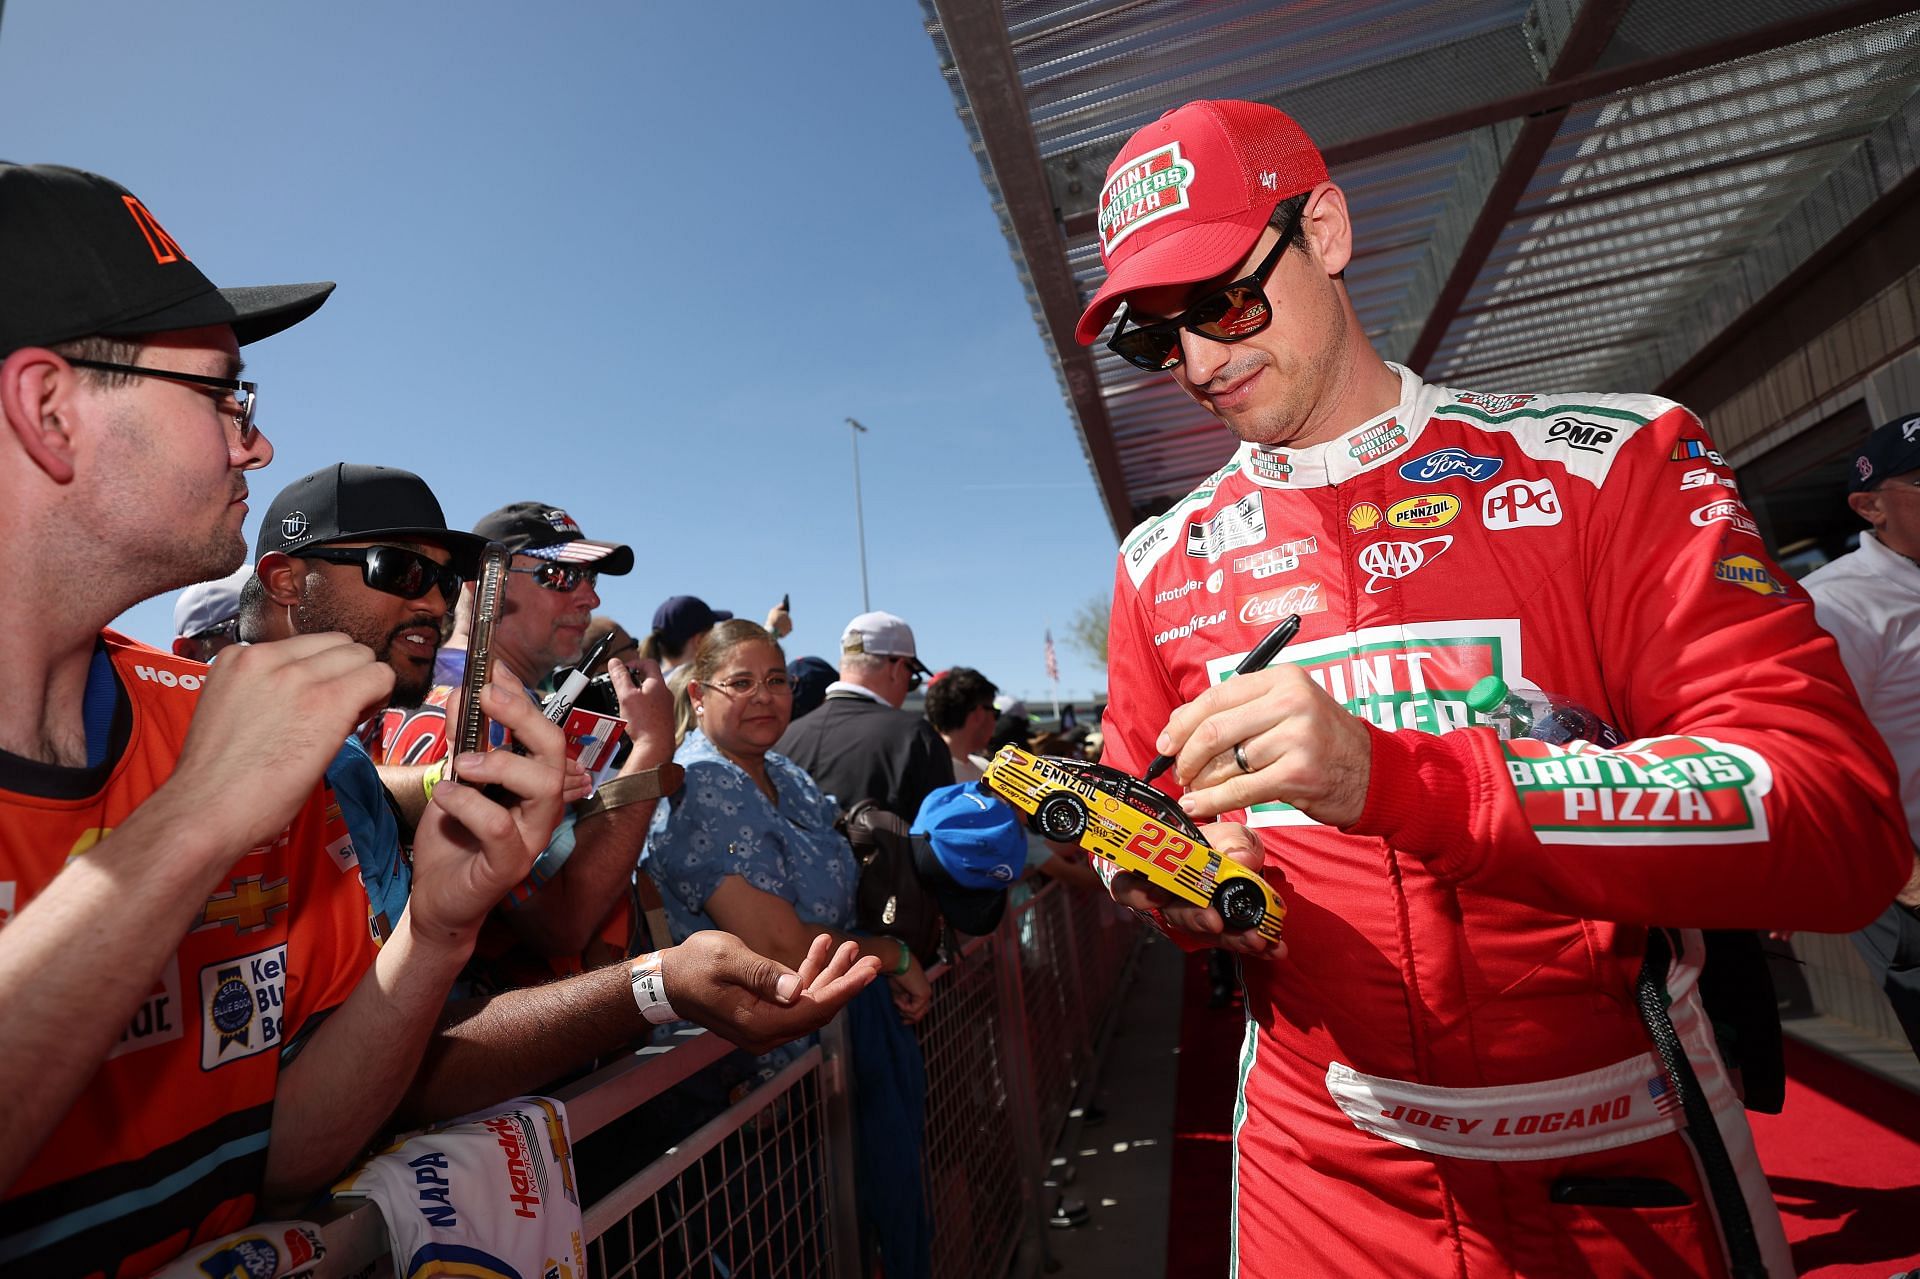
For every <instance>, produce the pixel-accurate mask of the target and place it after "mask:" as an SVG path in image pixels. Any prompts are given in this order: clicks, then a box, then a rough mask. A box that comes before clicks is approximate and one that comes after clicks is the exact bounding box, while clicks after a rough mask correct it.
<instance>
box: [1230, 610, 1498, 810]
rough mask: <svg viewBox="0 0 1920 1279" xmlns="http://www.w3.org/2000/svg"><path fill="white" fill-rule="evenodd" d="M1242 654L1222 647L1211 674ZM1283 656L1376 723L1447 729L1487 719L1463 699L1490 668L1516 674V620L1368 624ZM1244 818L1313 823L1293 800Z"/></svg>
mask: <svg viewBox="0 0 1920 1279" xmlns="http://www.w3.org/2000/svg"><path fill="white" fill-rule="evenodd" d="M1309 585H1317V584H1309ZM1256 598H1261V597H1256ZM1318 598H1319V597H1318V593H1317V592H1314V593H1312V594H1311V595H1306V594H1304V593H1303V594H1302V595H1301V596H1299V597H1297V598H1295V599H1279V598H1276V599H1274V600H1273V601H1272V604H1273V606H1274V608H1275V610H1276V613H1275V615H1276V616H1284V615H1285V613H1287V612H1296V613H1304V612H1306V611H1308V610H1307V609H1306V608H1303V607H1300V605H1301V604H1303V603H1308V602H1311V601H1312V600H1317V599H1318ZM1282 605H1284V606H1285V607H1284V609H1282ZM1263 613H1264V610H1263ZM1243 620H1247V619H1245V618H1244V615H1243ZM1261 620H1264V616H1263V618H1262V619H1261ZM1244 656H1245V654H1243V653H1227V654H1223V655H1221V656H1220V657H1216V658H1213V659H1212V660H1210V661H1209V662H1208V663H1207V677H1208V679H1209V681H1211V682H1212V683H1216V684H1217V683H1219V682H1220V681H1221V680H1223V679H1226V678H1227V677H1228V676H1230V675H1231V674H1232V673H1233V668H1234V666H1235V665H1237V664H1238V663H1239V661H1240V659H1241V658H1242V657H1244ZM1280 660H1281V661H1290V662H1292V663H1293V664H1294V665H1296V666H1298V667H1300V668H1301V669H1302V670H1304V671H1305V672H1306V673H1307V678H1309V679H1311V680H1312V681H1313V682H1314V683H1316V684H1318V685H1319V686H1320V687H1321V688H1323V689H1325V690H1326V692H1327V694H1328V696H1330V697H1332V698H1333V700H1334V701H1336V702H1339V703H1340V704H1341V705H1342V706H1344V707H1346V708H1347V709H1348V710H1349V711H1351V712H1353V714H1355V715H1358V716H1360V717H1361V718H1362V719H1365V720H1368V721H1370V722H1372V723H1374V724H1376V725H1378V726H1379V727H1381V728H1385V729H1413V730H1417V731H1419V732H1423V733H1450V732H1452V731H1453V730H1455V729H1457V728H1469V727H1472V726H1473V725H1475V724H1479V723H1484V722H1485V721H1484V720H1483V719H1482V718H1481V717H1480V716H1479V715H1477V714H1475V713H1474V712H1473V711H1472V710H1471V709H1470V708H1469V707H1468V706H1467V690H1468V689H1470V688H1472V687H1473V686H1474V685H1475V684H1476V683H1478V682H1479V681H1480V680H1481V679H1482V678H1484V677H1485V676H1488V675H1499V676H1500V677H1501V678H1502V679H1504V680H1508V681H1509V682H1511V681H1514V680H1517V679H1519V678H1520V674H1519V673H1520V669H1521V665H1520V623H1519V622H1518V621H1515V620H1513V619H1486V620H1478V621H1460V622H1428V623H1418V624H1411V625H1408V626H1406V627H1397V626H1395V627H1386V626H1381V627H1368V628H1366V629H1364V630H1361V631H1358V632H1356V633H1355V634H1354V635H1352V636H1351V637H1349V636H1344V635H1343V636H1337V637H1335V638H1333V639H1328V640H1318V641H1314V642H1312V643H1305V644H1294V645H1292V646H1290V647H1288V648H1287V649H1286V650H1284V651H1283V652H1282V653H1281V655H1280ZM1247 821H1248V824H1249V825H1252V826H1304V825H1311V824H1312V819H1311V818H1309V817H1308V816H1307V815H1306V814H1304V813H1302V812H1300V811H1299V810H1297V809H1295V808H1294V807H1293V806H1292V805H1291V804H1257V805H1255V806H1254V807H1253V808H1252V809H1251V810H1250V811H1249V812H1248V814H1247Z"/></svg>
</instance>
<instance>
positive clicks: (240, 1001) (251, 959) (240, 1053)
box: [200, 945, 287, 1070]
mask: <svg viewBox="0 0 1920 1279" xmlns="http://www.w3.org/2000/svg"><path fill="white" fill-rule="evenodd" d="M286 998H287V948H286V946H284V945H280V946H275V947H273V948H272V949H271V950H262V951H256V952H255V953H253V954H251V955H243V956H241V957H240V958H238V959H222V960H219V961H217V962H215V963H211V964H208V965H207V966H206V967H205V968H202V969H201V970H200V1007H201V1009H202V1018H203V1020H202V1025H201V1029H200V1069H202V1070H215V1069H217V1068H219V1067H221V1066H224V1065H226V1064H227V1063H229V1062H235V1061H239V1060H241V1059H242V1058H245V1057H252V1056H254V1055H256V1054H258V1053H263V1052H266V1051H267V1050H268V1049H274V1050H278V1049H279V1047H280V1041H281V1039H282V1034H283V1032H282V1026H283V1021H282V1019H283V1018H284V1016H285V1011H284V1008H285V1004H286Z"/></svg>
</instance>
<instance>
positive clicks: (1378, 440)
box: [1347, 418, 1407, 466]
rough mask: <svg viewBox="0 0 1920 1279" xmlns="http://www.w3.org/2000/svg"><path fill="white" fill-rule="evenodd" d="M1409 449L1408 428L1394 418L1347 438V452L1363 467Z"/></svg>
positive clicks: (1356, 432)
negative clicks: (1406, 448)
mask: <svg viewBox="0 0 1920 1279" xmlns="http://www.w3.org/2000/svg"><path fill="white" fill-rule="evenodd" d="M1405 447H1407V428H1406V427H1404V426H1402V425H1400V423H1399V422H1397V421H1395V420H1394V419H1393V418H1388V419H1387V420H1386V421H1384V422H1377V423H1375V424H1374V425H1372V426H1368V427H1363V428H1361V429H1360V430H1358V431H1355V432H1354V433H1353V434H1352V435H1349V436H1348V437H1347V452H1348V454H1349V455H1351V456H1352V458H1353V460H1354V461H1356V462H1358V463H1359V464H1360V465H1362V466H1368V465H1371V464H1372V463H1374V462H1378V461H1379V460H1380V459H1381V458H1383V457H1387V456H1389V455H1391V454H1393V453H1396V452H1398V451H1399V450H1401V449H1403V448H1405Z"/></svg>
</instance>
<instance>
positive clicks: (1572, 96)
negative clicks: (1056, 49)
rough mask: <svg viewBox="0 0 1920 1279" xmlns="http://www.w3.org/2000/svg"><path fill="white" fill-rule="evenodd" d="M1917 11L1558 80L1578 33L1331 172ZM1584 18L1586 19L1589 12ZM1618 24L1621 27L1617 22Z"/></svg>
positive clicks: (1852, 12) (1797, 26)
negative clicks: (1537, 62) (1470, 102)
mask: <svg viewBox="0 0 1920 1279" xmlns="http://www.w3.org/2000/svg"><path fill="white" fill-rule="evenodd" d="M1912 9H1913V5H1912V3H1911V0H1853V3H1851V4H1841V5H1835V6H1834V7H1833V8H1831V9H1822V10H1820V11H1819V12H1818V13H1810V14H1806V15H1804V16H1802V17H1797V18H1789V19H1787V20H1786V21H1784V22H1776V23H1773V24H1772V25H1770V26H1764V27H1755V28H1754V29H1753V30H1751V31H1744V32H1742V33H1740V34H1739V35H1737V36H1729V37H1728V38H1727V39H1725V40H1716V41H1713V42H1712V43H1709V44H1703V45H1697V46H1695V47H1694V48H1691V49H1681V50H1678V51H1676V52H1674V53H1668V54H1663V55H1661V56H1660V57H1657V58H1643V59H1641V60H1640V61H1638V62H1630V63H1628V64H1626V65H1625V66H1619V67H1608V68H1606V69H1604V70H1599V71H1583V72H1582V73H1580V74H1568V75H1567V76H1565V77H1561V76H1560V75H1559V74H1558V73H1559V71H1560V67H1561V64H1562V63H1564V62H1565V61H1566V59H1567V56H1568V55H1569V54H1571V53H1573V52H1574V51H1575V49H1576V44H1575V40H1576V39H1577V37H1578V32H1575V34H1574V35H1573V36H1571V37H1569V38H1568V41H1567V46H1566V49H1565V50H1564V51H1563V52H1562V54H1561V58H1560V59H1559V61H1557V62H1556V63H1555V65H1554V71H1555V76H1554V78H1553V79H1551V80H1549V81H1548V82H1547V83H1545V84H1543V85H1541V86H1540V87H1539V88H1538V89H1534V90H1531V91H1529V92H1527V93H1517V94H1513V95H1511V96H1509V97H1505V98H1500V99H1497V100H1495V101H1492V102H1485V103H1482V104H1480V105H1479V106H1476V107H1470V108H1468V109H1466V110H1464V111H1455V112H1452V113H1450V114H1447V115H1440V116H1434V117H1433V118H1431V119H1428V120H1422V121H1420V122H1418V123H1416V124H1410V125H1407V126H1405V127H1404V128H1399V129H1388V130H1386V131H1385V132H1382V133H1376V134H1373V135H1372V136H1371V137H1365V138H1356V139H1354V140H1353V141H1352V142H1341V143H1336V144H1335V145H1333V146H1330V147H1328V148H1327V149H1326V158H1327V164H1328V166H1329V167H1334V166H1338V165H1342V164H1351V163H1353V162H1354V161H1356V160H1367V159H1371V158H1372V157H1374V156H1377V155H1386V154H1387V153H1388V152H1390V151H1398V150H1400V149H1401V148H1403V147H1411V146H1418V145H1419V144H1421V143H1423V142H1433V141H1436V140H1437V139H1440V138H1449V137H1452V136H1453V135H1454V134H1456V133H1464V132H1466V131H1467V130H1468V129H1477V128H1480V127H1481V126H1483V125H1488V124H1492V123H1494V122H1495V121H1496V120H1511V119H1514V118H1515V117H1518V116H1535V115H1541V114H1544V113H1547V112H1564V111H1565V110H1566V109H1567V108H1568V107H1570V106H1572V105H1574V104H1575V103H1577V102H1585V101H1587V100H1589V99H1591V98H1602V97H1606V96H1607V95H1608V94H1612V93H1619V92H1620V91H1621V90H1623V89H1632V88H1637V87H1638V86H1640V85H1643V84H1648V83H1650V82H1652V81H1654V80H1665V79H1668V78H1669V77H1672V76H1677V75H1686V74H1687V73H1689V72H1693V71H1703V70H1705V69H1706V68H1708V67H1712V66H1718V65H1719V64H1720V63H1722V62H1732V61H1734V60H1736V59H1739V58H1746V57H1751V56H1752V55H1754V54H1756V53H1765V52H1767V51H1768V50H1770V49H1777V48H1780V47H1782V46H1784V45H1790V44H1800V43H1801V42H1803V41H1806V40H1817V39H1819V38H1820V37H1822V36H1830V35H1833V34H1834V33H1836V32H1840V31H1847V30H1850V29H1851V28H1854V27H1863V26H1866V25H1867V24H1868V23H1870V22H1879V21H1881V20H1883V19H1886V18H1897V17H1901V16H1903V15H1905V14H1908V13H1910V12H1912ZM1582 16H1583V17H1584V10H1583V14H1582ZM1615 22H1616V23H1617V22H1618V19H1617V18H1616V19H1615ZM1598 56H1599V55H1598V54H1597V53H1596V54H1594V55H1593V57H1594V58H1597V57H1598ZM1592 62H1593V58H1589V59H1588V60H1587V62H1586V65H1587V66H1591V65H1592ZM1069 231H1071V228H1069Z"/></svg>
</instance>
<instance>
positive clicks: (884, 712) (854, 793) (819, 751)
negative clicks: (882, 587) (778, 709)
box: [774, 612, 953, 822]
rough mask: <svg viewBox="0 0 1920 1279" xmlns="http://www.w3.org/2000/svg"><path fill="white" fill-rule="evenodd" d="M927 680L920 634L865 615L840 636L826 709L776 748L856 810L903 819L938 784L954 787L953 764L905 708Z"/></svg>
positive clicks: (926, 726) (928, 727) (791, 729)
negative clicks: (863, 805) (860, 804)
mask: <svg viewBox="0 0 1920 1279" xmlns="http://www.w3.org/2000/svg"><path fill="white" fill-rule="evenodd" d="M927 674H928V671H927V668H926V667H925V666H924V665H922V664H921V661H920V656H919V652H918V650H917V649H916V648H915V647H914V643H913V628H912V627H910V626H908V625H907V624H906V623H905V622H904V621H902V620H901V619H900V618H897V617H895V616H894V615H893V614H892V613H880V612H874V613H862V614H860V616H858V617H856V618H854V619H853V620H852V621H851V622H848V623H847V629H846V630H845V631H843V632H841V635H840V678H839V679H837V680H835V681H834V682H833V683H831V684H829V685H827V697H826V700H825V701H824V702H822V703H821V705H820V709H819V710H817V711H814V712H813V713H812V714H810V715H808V716H807V717H806V718H804V719H798V720H795V721H794V722H793V723H792V724H790V725H788V727H787V731H786V732H785V733H784V734H782V735H781V738H780V742H779V744H778V745H777V746H776V747H775V748H774V749H775V750H778V751H779V752H780V753H781V754H782V755H785V756H786V757H787V758H788V759H790V760H792V761H793V762H794V763H796V764H798V765H800V767H802V768H804V769H806V770H807V772H809V773H811V774H812V775H813V780H814V781H816V782H818V783H820V789H821V790H823V791H825V792H826V793H827V794H829V795H831V796H833V797H834V799H836V800H837V801H839V804H840V807H842V808H848V807H851V806H852V805H853V804H854V803H855V802H856V801H858V800H861V799H871V800H872V801H873V802H874V803H876V804H878V805H879V806H880V807H882V808H884V809H886V810H887V811H888V812H890V813H893V814H894V815H895V816H897V817H899V818H901V819H902V820H903V821H909V822H910V821H912V820H913V819H914V817H915V815H916V814H918V813H919V811H920V803H921V801H922V800H924V799H926V797H927V795H928V794H929V793H930V792H931V791H932V790H933V789H934V788H935V787H938V786H951V785H952V784H953V760H952V759H951V757H949V756H948V754H947V744H946V743H945V742H943V741H941V740H940V734H939V733H938V732H936V731H935V730H934V727H933V725H932V724H930V723H928V722H927V720H926V718H925V717H924V716H920V715H912V714H909V713H907V712H906V711H903V710H901V709H900V705H901V703H903V702H905V701H906V700H907V694H908V693H911V692H912V691H913V690H914V689H916V688H919V687H920V681H921V680H923V679H925V678H926V676H927Z"/></svg>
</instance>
